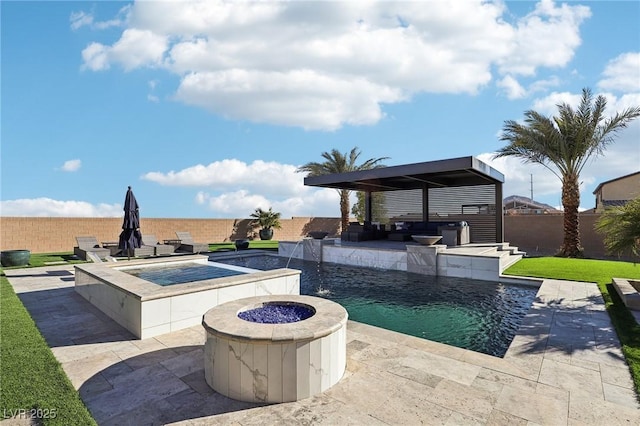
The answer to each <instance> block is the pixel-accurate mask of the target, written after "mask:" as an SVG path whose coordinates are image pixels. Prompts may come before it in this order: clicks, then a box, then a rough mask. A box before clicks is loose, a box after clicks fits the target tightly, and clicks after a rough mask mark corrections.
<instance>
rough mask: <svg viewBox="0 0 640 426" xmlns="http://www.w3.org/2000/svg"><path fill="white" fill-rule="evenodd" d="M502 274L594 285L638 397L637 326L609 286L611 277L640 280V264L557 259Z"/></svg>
mask: <svg viewBox="0 0 640 426" xmlns="http://www.w3.org/2000/svg"><path fill="white" fill-rule="evenodd" d="M504 274H505V275H520V276H526V277H538V278H554V279H561V280H571V281H587V282H595V283H597V284H598V287H599V288H600V292H601V293H602V296H603V298H604V301H605V305H606V307H607V311H608V312H609V316H610V317H611V321H612V322H613V325H614V327H615V328H616V332H617V333H618V337H619V338H620V342H621V343H622V351H623V353H624V356H625V358H626V359H627V364H629V369H630V370H631V375H632V377H633V381H634V384H635V388H636V394H637V395H640V325H638V323H636V321H635V319H634V318H633V316H632V315H631V313H630V312H629V310H628V309H627V307H626V306H625V305H624V303H623V302H622V300H621V299H620V297H619V296H618V293H617V292H616V290H615V289H614V288H613V285H612V284H611V279H612V278H613V277H616V278H632V279H640V264H635V263H630V262H614V261H605V260H592V259H565V258H559V257H539V258H525V259H522V260H520V261H519V262H517V263H516V264H514V265H512V266H511V267H510V268H508V269H507V270H506V271H504Z"/></svg>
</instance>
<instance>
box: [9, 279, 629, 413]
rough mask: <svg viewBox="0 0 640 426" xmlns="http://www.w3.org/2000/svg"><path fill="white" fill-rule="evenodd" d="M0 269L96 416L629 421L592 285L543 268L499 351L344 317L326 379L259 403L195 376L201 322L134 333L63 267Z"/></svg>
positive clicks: (621, 368) (622, 381)
mask: <svg viewBox="0 0 640 426" xmlns="http://www.w3.org/2000/svg"><path fill="white" fill-rule="evenodd" d="M5 272H6V274H7V276H8V278H9V281H10V282H11V284H12V285H13V287H14V289H15V291H16V292H17V293H18V294H19V296H20V298H21V299H22V301H23V303H24V304H25V306H26V307H27V309H28V310H29V312H30V313H31V315H32V317H33V318H34V320H35V321H36V324H37V325H38V327H39V328H40V330H41V332H42V334H43V335H44V337H45V338H46V340H47V342H48V343H49V345H50V346H51V348H52V350H53V352H54V354H55V356H56V357H57V359H58V360H59V361H60V362H61V363H62V365H63V367H64V370H65V371H66V372H67V374H68V376H69V377H70V379H71V381H72V383H73V384H74V386H75V387H76V388H77V389H78V390H79V392H80V395H81V396H82V399H83V400H84V401H85V403H86V404H87V406H88V407H89V409H90V410H91V412H92V414H93V416H94V417H95V419H96V420H97V421H98V423H99V424H101V425H122V424H131V425H142V424H182V425H208V424H242V425H245V424H273V423H284V424H306V423H319V424H321V423H324V424H366V425H372V424H374V425H375V424H403V425H404V424H451V425H454V424H455V425H457V424H493V425H499V424H503V425H507V424H508V425H517V424H523V425H524V424H548V425H568V424H571V425H574V424H593V425H601V424H607V425H614V424H640V410H639V409H638V405H637V402H636V398H635V394H634V391H633V385H632V381H631V377H630V374H629V371H628V368H627V366H626V363H625V361H624V358H623V355H622V353H621V350H620V344H619V341H618V338H617V336H616V334H615V332H614V331H613V328H612V325H611V322H610V320H609V317H608V315H607V313H606V311H605V310H604V304H603V301H602V298H601V296H600V293H599V291H598V289H597V286H596V285H595V284H589V283H577V282H561V281H555V280H545V281H544V283H543V284H542V286H541V288H540V291H539V293H538V298H537V300H536V302H535V303H534V305H533V306H532V308H531V310H530V312H529V314H528V315H527V317H526V318H525V321H524V323H523V325H522V327H521V330H520V332H519V333H518V335H517V336H516V338H515V339H514V341H513V344H512V345H511V347H510V349H509V351H508V352H507V354H506V355H505V357H504V359H501V358H495V357H491V356H488V355H484V354H480V353H476V352H472V351H467V350H463V349H459V348H455V347H452V346H447V345H443V344H439V343H435V342H431V341H427V340H423V339H419V338H415V337H410V336H406V335H403V334H399V333H395V332H391V331H388V330H383V329H379V328H376V327H371V326H368V325H364V324H360V323H356V322H349V323H348V332H347V342H348V345H347V371H346V373H345V375H344V377H343V379H342V380H341V381H340V382H339V383H338V384H337V385H335V386H334V387H332V388H331V389H329V390H328V391H326V392H325V393H324V394H322V395H320V396H317V397H313V398H309V399H305V400H301V401H298V402H292V403H284V404H274V405H264V406H260V405H256V404H249V403H242V402H237V401H233V400H230V399H227V398H225V397H222V396H220V395H218V394H216V393H215V392H213V391H212V390H211V389H210V388H209V387H208V386H207V384H206V382H205V380H204V373H203V352H202V347H201V345H202V343H203V341H204V332H203V330H202V328H201V327H200V326H196V327H192V328H189V329H185V330H182V331H178V332H173V333H170V334H165V335H162V336H158V337H155V338H151V339H145V340H135V339H134V338H133V336H132V335H131V334H129V333H128V332H127V331H126V330H125V329H123V328H122V327H120V326H119V325H117V324H116V323H115V322H113V321H112V320H111V319H109V318H108V317H106V316H105V315H104V314H103V313H102V312H100V311H98V310H96V309H95V308H94V307H93V306H92V305H90V304H89V303H88V302H86V301H85V300H84V299H83V298H82V297H80V296H79V295H77V294H76V293H75V291H74V289H73V284H74V283H73V270H72V269H71V268H69V267H68V266H51V267H44V268H33V269H18V270H7V271H5Z"/></svg>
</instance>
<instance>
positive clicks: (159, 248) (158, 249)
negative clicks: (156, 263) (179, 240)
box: [142, 234, 175, 256]
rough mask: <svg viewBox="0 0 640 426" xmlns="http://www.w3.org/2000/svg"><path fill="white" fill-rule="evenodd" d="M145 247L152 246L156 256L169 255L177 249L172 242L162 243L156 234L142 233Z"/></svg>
mask: <svg viewBox="0 0 640 426" xmlns="http://www.w3.org/2000/svg"><path fill="white" fill-rule="evenodd" d="M142 244H143V247H152V248H153V255H154V256H168V255H170V254H172V253H173V252H174V251H175V247H174V246H173V245H171V244H162V243H160V241H159V240H158V239H157V238H156V236H155V234H142Z"/></svg>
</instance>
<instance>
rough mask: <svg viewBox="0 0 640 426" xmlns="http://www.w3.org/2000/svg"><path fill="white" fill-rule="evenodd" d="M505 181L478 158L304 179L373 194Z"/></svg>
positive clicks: (312, 184) (327, 186)
mask: <svg viewBox="0 0 640 426" xmlns="http://www.w3.org/2000/svg"><path fill="white" fill-rule="evenodd" d="M503 182H504V175H503V174H502V173H500V172H499V171H497V170H495V169H494V168H492V167H490V166H489V165H488V164H486V163H484V162H482V161H480V160H478V159H477V158H475V157H460V158H451V159H447V160H438V161H427V162H424V163H414V164H403V165H400V166H390V167H381V168H378V169H371V170H361V171H357V172H348V173H336V174H332V175H323V176H312V177H306V178H305V179H304V184H305V185H307V186H320V187H325V188H336V189H348V190H354V191H371V192H376V191H398V190H406V189H418V188H425V187H427V188H442V187H453V186H473V185H492V184H502V183H503Z"/></svg>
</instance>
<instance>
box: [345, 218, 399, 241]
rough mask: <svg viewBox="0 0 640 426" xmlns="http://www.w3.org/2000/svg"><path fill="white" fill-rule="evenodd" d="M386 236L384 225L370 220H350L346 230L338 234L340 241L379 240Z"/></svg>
mask: <svg viewBox="0 0 640 426" xmlns="http://www.w3.org/2000/svg"><path fill="white" fill-rule="evenodd" d="M386 237H387V231H385V225H379V224H376V225H374V224H372V223H371V222H364V223H362V224H361V223H359V222H351V223H349V227H348V228H347V230H346V231H344V232H342V234H340V239H341V240H342V241H354V242H358V241H371V240H381V239H384V238H386Z"/></svg>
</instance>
